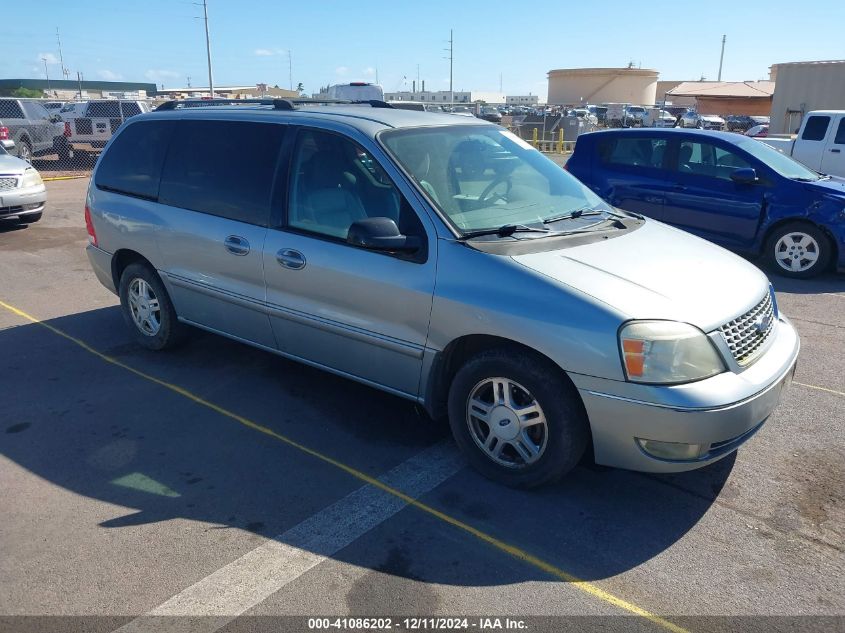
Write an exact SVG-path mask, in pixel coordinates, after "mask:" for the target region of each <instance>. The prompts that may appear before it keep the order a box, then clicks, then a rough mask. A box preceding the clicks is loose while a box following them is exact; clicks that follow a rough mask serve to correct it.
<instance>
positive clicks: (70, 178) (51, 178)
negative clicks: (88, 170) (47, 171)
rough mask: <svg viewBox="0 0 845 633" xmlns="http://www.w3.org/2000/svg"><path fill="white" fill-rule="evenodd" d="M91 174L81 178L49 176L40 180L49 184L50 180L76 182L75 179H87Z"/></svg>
mask: <svg viewBox="0 0 845 633" xmlns="http://www.w3.org/2000/svg"><path fill="white" fill-rule="evenodd" d="M90 176H91V174H83V175H81V176H50V177H49V178H42V179H41V180H43V181H44V182H49V181H51V180H76V179H77V178H88V177H90Z"/></svg>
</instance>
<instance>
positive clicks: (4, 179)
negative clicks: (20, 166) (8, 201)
mask: <svg viewBox="0 0 845 633" xmlns="http://www.w3.org/2000/svg"><path fill="white" fill-rule="evenodd" d="M17 188H18V177H17V176H0V191H9V189H17Z"/></svg>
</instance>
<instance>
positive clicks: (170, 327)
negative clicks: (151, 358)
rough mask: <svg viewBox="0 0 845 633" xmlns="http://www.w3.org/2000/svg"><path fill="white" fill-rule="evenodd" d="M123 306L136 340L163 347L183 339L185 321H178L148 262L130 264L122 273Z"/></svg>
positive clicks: (158, 279)
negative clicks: (183, 322)
mask: <svg viewBox="0 0 845 633" xmlns="http://www.w3.org/2000/svg"><path fill="white" fill-rule="evenodd" d="M119 294H120V307H121V309H122V312H123V319H124V320H125V321H126V325H127V326H128V327H129V329H130V331H131V332H132V334H133V338H134V339H135V341H136V342H137V343H138V344H139V345H141V346H143V347H146V348H147V349H151V350H163V349H167V348H169V347H173V346H175V345H177V344H178V343H180V342H181V341H182V339H183V338H184V333H185V325H184V324H182V323H180V322H179V319H178V318H177V316H176V310H175V309H174V308H173V303H172V302H171V301H170V296H169V295H168V294H167V290H166V289H165V287H164V284H163V283H162V281H161V279H160V278H159V276H158V274H156V272H155V271H154V270H153V269H152V268H151V267H150V266H148V265H146V264H140V263H136V264H130V265H129V266H127V267H126V269H125V270H124V271H123V274H122V275H121V276H120V288H119Z"/></svg>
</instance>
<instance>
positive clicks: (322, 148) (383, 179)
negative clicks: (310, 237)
mask: <svg viewBox="0 0 845 633" xmlns="http://www.w3.org/2000/svg"><path fill="white" fill-rule="evenodd" d="M289 195H290V202H289V204H288V225H289V226H290V227H292V228H296V229H299V230H302V231H308V232H309V233H316V234H319V235H323V236H326V237H332V238H337V239H339V240H345V239H346V236H347V233H348V232H349V227H350V226H352V223H353V222H357V221H358V220H363V219H366V218H375V217H387V218H390V219H392V220H394V221H395V222H396V224H397V226H398V227H399V230H400V231H401V232H402V233H404V234H405V235H419V234H420V233H421V231H422V228H421V226H420V225H419V220H418V219H417V217H416V214H415V213H414V211H413V210H412V209H411V208H410V207H409V206H408V203H407V202H406V201H405V199H404V197H403V196H402V194H400V193H399V191H398V190H397V189H396V187H395V185H394V184H393V182H392V181H391V179H390V177H389V176H388V175H387V173H386V172H385V171H384V169H383V168H382V167H381V165H380V164H379V163H378V162H377V161H376V160H375V159H374V158H373V157H372V156H371V155H370V153H369V152H368V151H366V150H365V149H364V148H363V147H361V146H360V145H358V144H357V143H354V142H353V141H351V140H350V139H347V138H345V137H343V136H340V135H338V134H333V133H330V132H324V131H320V130H309V129H306V130H302V131H301V132H300V133H299V135H298V136H297V139H296V145H295V148H294V152H293V158H292V161H291V177H290V188H289Z"/></svg>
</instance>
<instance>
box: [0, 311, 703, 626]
mask: <svg viewBox="0 0 845 633" xmlns="http://www.w3.org/2000/svg"><path fill="white" fill-rule="evenodd" d="M0 307H3V308H5V309H6V310H8V311H9V312H12V313H13V314H16V315H17V316H19V317H21V318H23V319H26V320H27V321H30V322H31V323H34V324H36V325H40V326H41V327H44V328H46V329H48V330H49V331H51V332H53V333H54V334H56V335H58V336H60V337H62V338H64V339H66V340H68V341H70V342H72V343H74V344H76V345H78V346H79V347H81V348H82V349H84V350H85V351H86V352H89V353H91V354H93V355H94V356H96V357H97V358H99V359H100V360H103V361H105V362H107V363H109V364H111V365H115V366H116V367H120V368H121V369H125V370H126V371H128V372H131V373H132V374H135V375H136V376H138V377H139V378H143V379H144V380H147V381H149V382H152V383H155V384H157V385H159V386H161V387H164V388H165V389H169V390H170V391H173V392H175V393H177V394H179V395H180V396H184V397H185V398H187V399H188V400H191V401H193V402H195V403H197V404H199V405H202V406H204V407H206V408H208V409H211V410H212V411H214V412H216V413H219V414H220V415H222V416H225V417H227V418H229V419H231V420H234V421H235V422H238V423H239V424H242V425H243V426H246V427H248V428H250V429H253V430H254V431H258V432H259V433H263V434H265V435H268V436H270V437H272V438H274V439H276V440H279V441H280V442H283V443H284V444H287V445H288V446H291V447H293V448H295V449H297V450H299V451H301V452H303V453H306V454H307V455H310V456H312V457H315V458H316V459H318V460H320V461H322V462H324V463H326V464H330V465H332V466H334V467H335V468H338V469H340V470H342V471H344V472H346V473H348V474H349V475H352V476H353V477H355V478H356V479H358V480H360V481H363V482H364V483H367V484H369V485H371V486H374V487H376V488H379V489H380V490H383V491H384V492H386V493H388V494H390V495H393V496H394V497H397V498H399V499H401V500H402V501H404V502H405V503H407V504H408V505H409V506H413V507H414V508H417V509H418V510H421V511H423V512H425V513H426V514H428V515H430V516H433V517H435V518H437V519H440V520H441V521H443V522H444V523H447V524H449V525H451V526H453V527H456V528H458V529H459V530H462V531H464V532H466V533H467V534H470V535H472V536H474V537H475V538H477V539H479V540H480V541H483V542H484V543H487V544H488V545H491V546H493V547H494V548H496V549H497V550H499V551H501V552H504V553H505V554H508V555H510V556H512V557H514V558H516V559H518V560H520V561H522V562H524V563H527V564H528V565H531V566H533V567H535V568H537V569H539V570H541V571H543V572H545V573H547V574H549V575H550V576H552V577H554V578H557V579H559V580H562V581H564V582H567V583H570V584H571V585H573V586H575V587H576V588H578V589H580V590H581V591H583V592H584V593H587V594H589V595H591V596H593V597H594V598H598V599H599V600H602V601H603V602H606V603H608V604H611V605H613V606H615V607H617V608H619V609H622V610H624V611H628V612H629V613H632V614H634V615H637V616H640V617H642V618H645V619H646V620H649V621H650V622H652V623H654V624H656V625H657V626H660V627H662V628H664V629H667V630H669V631H673V633H689V632H688V631H687V629H684V628H683V627H680V626H678V625H677V624H674V623H672V622H670V621H669V620H666V619H665V618H662V617H660V616H658V615H655V614H653V613H651V612H649V611H646V610H645V609H642V608H641V607H638V606H637V605H635V604H633V603H631V602H628V601H626V600H623V599H622V598H618V597H617V596H614V595H613V594H611V593H608V592H607V591H605V590H603V589H601V588H599V587H598V586H596V585H594V584H593V583H591V582H588V581H586V580H581V579H580V578H578V577H577V576H573V575H572V574H570V573H569V572H567V571H564V570H563V569H561V568H559V567H557V566H555V565H553V564H552V563H549V562H546V561H544V560H543V559H541V558H539V557H537V556H535V555H533V554H531V553H529V552H527V551H526V550H524V549H522V548H520V547H517V546H516V545H511V544H509V543H507V542H505V541H502V540H500V539H498V538H496V537H495V536H492V535H491V534H488V533H487V532H484V531H482V530H480V529H478V528H476V527H473V526H472V525H470V524H469V523H465V522H463V521H461V520H460V519H456V518H455V517H453V516H450V515H448V514H446V513H445V512H441V511H440V510H438V509H436V508H434V507H432V506H430V505H428V504H425V503H423V502H422V501H418V500H417V499H415V498H413V497H411V496H409V495H407V494H405V493H404V492H402V491H401V490H398V489H396V488H393V487H391V486H389V485H387V484H385V483H382V482H381V481H379V480H378V479H376V478H375V477H372V476H370V475H368V474H366V473H365V472H362V471H360V470H358V469H357V468H353V467H352V466H349V465H347V464H345V463H343V462H341V461H339V460H337V459H334V458H333V457H329V456H328V455H325V454H324V453H320V452H319V451H316V450H314V449H313V448H309V447H308V446H305V445H304V444H300V443H299V442H297V441H296V440H292V439H290V438H289V437H286V436H284V435H281V434H280V433H277V432H276V431H274V430H272V429H270V428H268V427H266V426H263V425H261V424H258V423H257V422H253V421H252V420H250V419H248V418H245V417H243V416H242V415H238V414H237V413H233V412H231V411H229V410H228V409H224V408H223V407H221V406H219V405H216V404H214V403H213V402H209V401H208V400H205V399H203V398H201V397H200V396H197V395H195V394H193V393H191V392H190V391H188V390H187V389H184V388H183V387H180V386H178V385H174V384H172V383H169V382H166V381H164V380H161V379H160V378H156V377H155V376H151V375H150V374H147V373H144V372H142V371H140V370H138V369H135V368H134V367H131V366H129V365H127V364H125V363H123V362H121V361H119V360H117V359H116V358H112V357H111V356H108V355H106V354H103V353H102V352H100V351H98V350H96V349H94V348H93V347H91V346H90V345H88V343H86V342H85V341H83V340H81V339H78V338H76V337H75V336H71V335H70V334H68V333H66V332H64V331H62V330H60V329H59V328H57V327H55V326H52V325H50V324H49V323H45V322H43V321H40V320H38V319H36V318H35V317H33V316H31V315H29V314H27V313H26V312H24V311H23V310H20V309H18V308H16V307H14V306H11V305H9V304H8V303H4V302H3V301H0Z"/></svg>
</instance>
